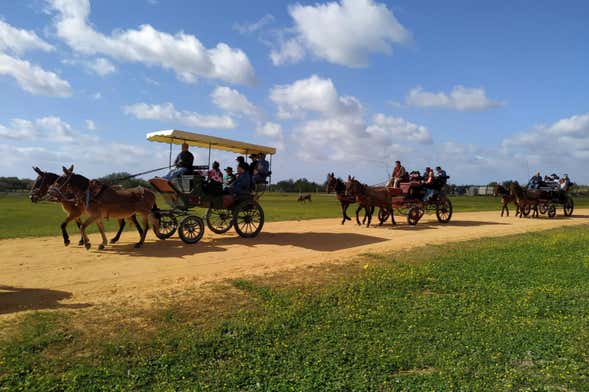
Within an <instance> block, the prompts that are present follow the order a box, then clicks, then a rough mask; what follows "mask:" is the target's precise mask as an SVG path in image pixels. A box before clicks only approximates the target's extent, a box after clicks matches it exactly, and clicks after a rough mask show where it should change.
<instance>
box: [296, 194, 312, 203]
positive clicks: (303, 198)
mask: <svg viewBox="0 0 589 392" xmlns="http://www.w3.org/2000/svg"><path fill="white" fill-rule="evenodd" d="M297 201H298V202H302V203H306V202H307V201H312V200H311V195H310V194H306V195H303V194H300V195H299V197H298V199H297Z"/></svg>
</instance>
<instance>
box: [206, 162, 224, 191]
mask: <svg viewBox="0 0 589 392" xmlns="http://www.w3.org/2000/svg"><path fill="white" fill-rule="evenodd" d="M208 177H209V183H208V185H207V191H208V193H209V194H211V195H219V194H221V192H223V173H222V172H221V169H219V162H217V161H215V162H213V168H212V169H211V170H209V173H208Z"/></svg>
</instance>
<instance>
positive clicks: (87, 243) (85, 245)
mask: <svg viewBox="0 0 589 392" xmlns="http://www.w3.org/2000/svg"><path fill="white" fill-rule="evenodd" d="M91 246H92V245H90V243H89V242H86V243H85V244H84V247H85V248H86V249H90V247H91Z"/></svg>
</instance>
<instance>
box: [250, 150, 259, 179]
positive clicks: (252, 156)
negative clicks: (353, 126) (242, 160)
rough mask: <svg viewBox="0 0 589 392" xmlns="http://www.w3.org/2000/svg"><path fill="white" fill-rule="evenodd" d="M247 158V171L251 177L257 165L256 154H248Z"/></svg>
mask: <svg viewBox="0 0 589 392" xmlns="http://www.w3.org/2000/svg"><path fill="white" fill-rule="evenodd" d="M249 158H250V159H251V162H250V164H249V173H250V176H252V177H253V175H254V172H255V170H256V168H257V166H258V154H250V156H249Z"/></svg>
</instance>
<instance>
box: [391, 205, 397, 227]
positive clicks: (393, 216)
mask: <svg viewBox="0 0 589 392" xmlns="http://www.w3.org/2000/svg"><path fill="white" fill-rule="evenodd" d="M391 220H392V221H393V225H395V226H396V225H397V222H395V209H394V208H391Z"/></svg>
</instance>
